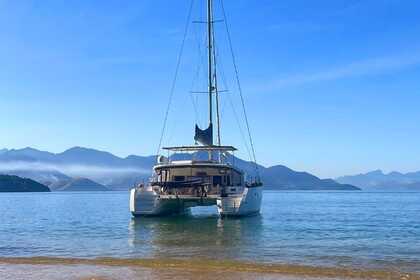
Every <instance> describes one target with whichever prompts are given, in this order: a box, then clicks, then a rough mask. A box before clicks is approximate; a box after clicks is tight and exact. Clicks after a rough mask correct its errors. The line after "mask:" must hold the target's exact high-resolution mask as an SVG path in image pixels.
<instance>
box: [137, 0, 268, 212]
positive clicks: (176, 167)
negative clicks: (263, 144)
mask: <svg viewBox="0 0 420 280" xmlns="http://www.w3.org/2000/svg"><path fill="white" fill-rule="evenodd" d="M206 1H207V20H206V21H205V22H204V23H206V25H207V34H206V35H207V40H206V41H207V51H208V53H207V55H208V65H207V66H208V73H207V74H208V91H207V92H206V93H207V94H208V108H209V109H208V111H209V117H208V127H207V128H206V129H201V128H200V127H199V126H198V125H195V137H194V140H195V144H194V145H186V146H175V147H163V148H162V150H164V151H166V152H167V156H162V155H160V156H158V157H157V163H156V165H155V166H154V167H153V175H152V177H151V179H150V182H149V183H147V184H139V185H137V186H136V187H134V188H133V189H131V192H130V211H131V213H132V215H133V216H158V215H172V214H182V213H185V212H187V211H188V210H189V209H190V208H191V207H195V206H211V205H217V210H218V213H219V214H220V215H221V216H247V215H253V214H258V213H259V212H260V208H261V202H262V196H263V192H262V190H263V184H262V183H261V180H260V177H259V175H258V165H257V164H256V160H255V152H254V148H253V143H252V138H251V133H250V130H249V125H248V118H247V117H246V112H245V107H244V102H243V96H242V90H241V87H240V84H239V78H238V77H237V81H238V84H239V87H238V88H239V90H240V96H241V101H242V105H243V109H244V113H245V120H246V126H247V129H248V134H249V135H248V136H249V139H250V143H251V147H252V154H253V162H254V164H255V168H256V172H255V174H254V176H248V175H247V174H246V172H245V171H243V170H241V169H240V168H238V167H236V166H235V164H234V160H233V161H232V160H229V159H232V158H233V159H234V156H232V154H233V153H234V152H235V151H236V148H235V147H233V146H226V145H222V144H221V141H220V119H219V103H218V98H219V89H218V86H217V64H216V52H215V46H214V44H215V39H214V27H213V24H214V22H215V21H214V19H213V1H212V0H206ZM222 5H223V3H222ZM223 11H224V8H223ZM223 13H224V12H223ZM224 16H225V17H226V14H225V13H224ZM225 20H226V19H225ZM226 27H227V26H226ZM229 36H230V35H229ZM229 43H230V44H231V40H230V37H229ZM230 49H231V50H232V47H231V48H230ZM232 58H233V63H234V67H235V70H236V62H235V59H234V55H233V52H232ZM235 72H236V75H237V74H238V72H237V70H236V71H235ZM214 103H215V104H214ZM214 105H215V107H216V117H217V121H216V126H217V141H216V143H214V142H215V141H214V135H213V134H214V132H213V127H214V124H213V118H214V116H213V115H214V113H215V112H213V111H214V110H213V107H214ZM164 127H165V124H164ZM160 150H161V149H160V147H159V151H160ZM179 154H181V155H179ZM177 155H178V156H177ZM186 155H187V156H186Z"/></svg>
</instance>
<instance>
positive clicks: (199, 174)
mask: <svg viewBox="0 0 420 280" xmlns="http://www.w3.org/2000/svg"><path fill="white" fill-rule="evenodd" d="M197 176H199V177H204V176H207V172H197Z"/></svg>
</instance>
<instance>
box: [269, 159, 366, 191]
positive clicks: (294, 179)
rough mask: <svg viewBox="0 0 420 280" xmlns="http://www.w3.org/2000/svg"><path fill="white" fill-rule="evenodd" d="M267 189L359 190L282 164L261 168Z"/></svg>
mask: <svg viewBox="0 0 420 280" xmlns="http://www.w3.org/2000/svg"><path fill="white" fill-rule="evenodd" d="M261 177H262V179H263V181H264V182H265V186H266V188H267V189H282V190H360V189H359V188H357V187H355V186H352V185H349V184H339V183H337V182H335V181H334V180H331V179H320V178H318V177H316V176H314V175H312V174H309V173H307V172H297V171H294V170H292V169H290V168H288V167H286V166H283V165H276V166H272V167H269V168H264V169H262V170H261Z"/></svg>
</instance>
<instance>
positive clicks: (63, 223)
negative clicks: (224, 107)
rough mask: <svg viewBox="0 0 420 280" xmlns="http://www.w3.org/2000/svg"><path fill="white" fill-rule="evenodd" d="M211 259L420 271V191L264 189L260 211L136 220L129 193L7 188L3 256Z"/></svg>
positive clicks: (0, 242)
mask: <svg viewBox="0 0 420 280" xmlns="http://www.w3.org/2000/svg"><path fill="white" fill-rule="evenodd" d="M33 256H59V257H78V258H96V257H113V258H177V259H189V258H195V257H200V258H208V259H218V260H224V259H234V260H238V261H241V260H244V261H252V262H268V263H280V264H304V265H315V266H334V267H337V266H339V267H342V266H344V267H363V268H369V269H378V268H379V269H380V268H398V269H402V270H406V271H411V272H420V193H366V192H336V193H328V192H268V191H267V192H265V197H264V206H263V211H262V215H261V216H257V217H249V218H243V219H220V218H219V217H218V216H217V215H216V209H215V208H200V209H194V210H193V213H192V215H191V216H187V217H170V218H137V219H132V218H131V216H130V213H129V211H128V193H127V192H107V193H37V194H21V193H20V194H11V193H8V194H4V193H3V194H0V258H1V257H3V258H4V257H33Z"/></svg>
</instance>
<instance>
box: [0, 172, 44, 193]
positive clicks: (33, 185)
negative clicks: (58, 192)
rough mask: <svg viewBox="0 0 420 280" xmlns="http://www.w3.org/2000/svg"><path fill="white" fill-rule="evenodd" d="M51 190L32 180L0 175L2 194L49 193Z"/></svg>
mask: <svg viewBox="0 0 420 280" xmlns="http://www.w3.org/2000/svg"><path fill="white" fill-rule="evenodd" d="M49 191H50V189H49V188H48V187H47V186H44V185H42V184H40V183H38V182H35V181H33V180H31V179H27V178H21V177H18V176H10V175H0V192H49Z"/></svg>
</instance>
